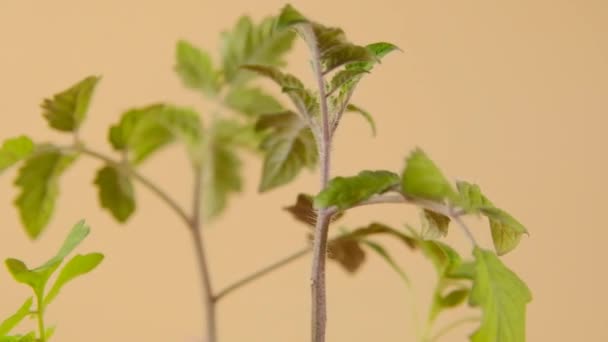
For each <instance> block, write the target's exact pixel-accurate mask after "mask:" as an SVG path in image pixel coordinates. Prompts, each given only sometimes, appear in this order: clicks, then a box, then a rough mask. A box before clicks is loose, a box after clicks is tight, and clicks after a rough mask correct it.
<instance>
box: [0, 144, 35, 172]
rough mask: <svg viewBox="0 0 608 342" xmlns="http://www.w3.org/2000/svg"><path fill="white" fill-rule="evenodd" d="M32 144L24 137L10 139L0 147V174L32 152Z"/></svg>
mask: <svg viewBox="0 0 608 342" xmlns="http://www.w3.org/2000/svg"><path fill="white" fill-rule="evenodd" d="M34 147H35V145H34V142H32V140H31V139H30V138H28V137H26V136H25V135H21V136H18V137H15V138H10V139H7V140H5V141H4V143H2V146H0V173H2V171H4V170H6V169H8V168H9V167H11V166H13V165H14V164H16V163H18V162H20V161H21V160H23V159H25V158H27V157H28V156H29V155H30V154H32V152H34Z"/></svg>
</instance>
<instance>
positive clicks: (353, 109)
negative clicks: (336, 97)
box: [346, 103, 376, 136]
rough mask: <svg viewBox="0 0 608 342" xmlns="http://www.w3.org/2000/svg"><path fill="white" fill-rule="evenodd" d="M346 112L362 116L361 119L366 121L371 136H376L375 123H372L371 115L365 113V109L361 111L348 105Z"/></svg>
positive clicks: (359, 108)
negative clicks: (370, 130)
mask: <svg viewBox="0 0 608 342" xmlns="http://www.w3.org/2000/svg"><path fill="white" fill-rule="evenodd" d="M346 111H349V112H354V113H358V114H361V116H363V118H364V119H365V120H366V121H367V123H369V126H370V127H371V129H372V135H373V136H376V123H375V122H374V118H373V117H372V116H371V114H370V113H369V112H368V111H366V110H365V109H362V108H361V107H357V106H355V105H354V104H352V103H349V104H348V105H347V106H346Z"/></svg>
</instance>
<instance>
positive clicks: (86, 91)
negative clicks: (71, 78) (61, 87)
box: [41, 76, 100, 132]
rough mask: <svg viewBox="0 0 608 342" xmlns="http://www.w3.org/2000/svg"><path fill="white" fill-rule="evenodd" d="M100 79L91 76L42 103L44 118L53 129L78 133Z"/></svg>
mask: <svg viewBox="0 0 608 342" xmlns="http://www.w3.org/2000/svg"><path fill="white" fill-rule="evenodd" d="M99 79H100V78H99V77H97V76H89V77H87V78H85V79H84V80H82V81H80V82H78V83H76V84H75V85H73V86H72V87H70V88H69V89H67V90H65V91H63V92H61V93H59V94H56V95H54V96H53V98H52V99H45V100H44V101H43V102H42V105H41V107H42V109H43V116H44V117H45V118H46V120H47V121H48V123H49V126H51V127H52V128H54V129H56V130H59V131H64V132H74V131H77V130H78V128H79V127H80V125H81V124H82V121H83V120H84V118H85V115H86V113H87V111H88V109H89V102H90V101H91V96H92V95H93V91H94V90H95V86H96V85H97V82H99Z"/></svg>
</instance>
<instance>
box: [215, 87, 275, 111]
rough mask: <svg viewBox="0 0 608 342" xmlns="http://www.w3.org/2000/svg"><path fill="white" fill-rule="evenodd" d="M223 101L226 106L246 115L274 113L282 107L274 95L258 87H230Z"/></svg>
mask: <svg viewBox="0 0 608 342" xmlns="http://www.w3.org/2000/svg"><path fill="white" fill-rule="evenodd" d="M224 101H225V103H226V104H227V105H228V107H230V108H232V109H234V110H235V111H237V112H239V113H243V114H245V115H247V116H258V115H260V114H268V113H276V112H279V111H281V110H282V109H283V106H281V104H280V103H279V102H278V101H277V100H276V99H275V98H274V97H272V96H270V95H268V94H266V93H265V92H263V91H262V90H261V89H259V88H246V87H237V88H232V89H231V90H230V92H229V93H228V95H226V98H225V99H224Z"/></svg>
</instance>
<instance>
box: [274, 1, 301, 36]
mask: <svg viewBox="0 0 608 342" xmlns="http://www.w3.org/2000/svg"><path fill="white" fill-rule="evenodd" d="M305 22H308V19H306V18H305V17H304V16H303V15H302V14H301V13H300V12H298V10H297V9H295V8H294V7H293V6H292V5H290V4H287V5H285V6H283V8H282V9H281V13H280V14H279V18H278V21H277V29H279V30H284V29H286V28H289V27H291V26H293V25H297V24H300V23H305Z"/></svg>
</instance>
